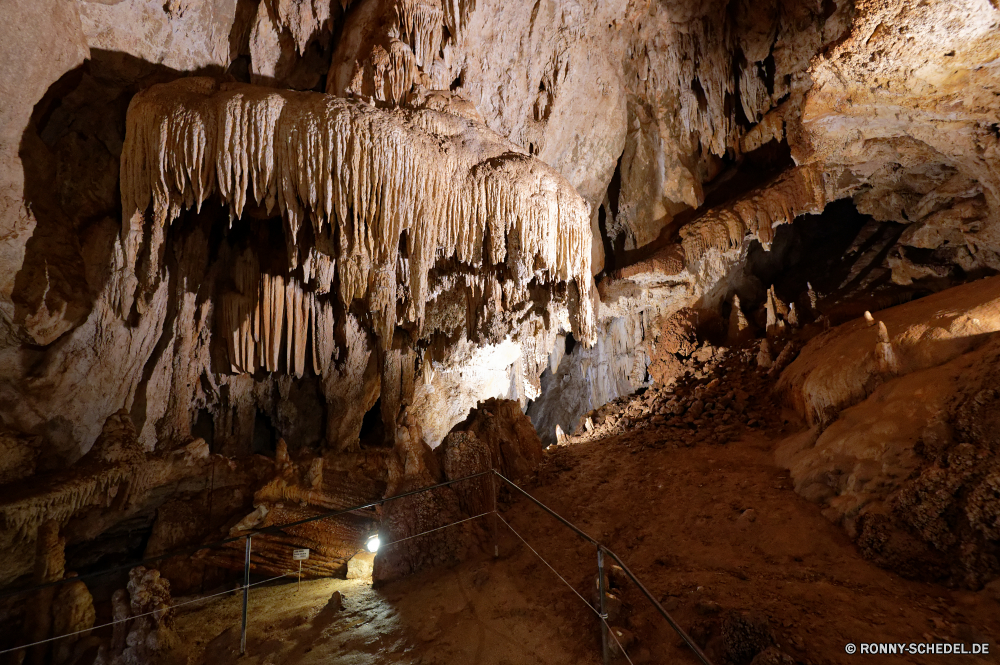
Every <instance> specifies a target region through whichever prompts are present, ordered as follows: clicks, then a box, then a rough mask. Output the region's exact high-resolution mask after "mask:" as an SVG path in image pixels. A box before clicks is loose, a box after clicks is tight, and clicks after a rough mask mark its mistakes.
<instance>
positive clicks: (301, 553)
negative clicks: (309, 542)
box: [292, 549, 309, 561]
mask: <svg viewBox="0 0 1000 665" xmlns="http://www.w3.org/2000/svg"><path fill="white" fill-rule="evenodd" d="M308 558H309V550H308V549H305V550H292V561H305V560H306V559H308Z"/></svg>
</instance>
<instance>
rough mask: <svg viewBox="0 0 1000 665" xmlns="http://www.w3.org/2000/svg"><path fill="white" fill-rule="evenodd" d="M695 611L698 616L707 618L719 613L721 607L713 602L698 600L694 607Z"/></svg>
mask: <svg viewBox="0 0 1000 665" xmlns="http://www.w3.org/2000/svg"><path fill="white" fill-rule="evenodd" d="M695 610H696V611H697V612H698V614H701V615H703V616H709V615H711V614H718V613H719V612H721V611H722V606H721V605H719V604H718V603H717V602H715V601H714V600H699V601H698V604H697V605H695Z"/></svg>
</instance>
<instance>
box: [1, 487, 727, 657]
mask: <svg viewBox="0 0 1000 665" xmlns="http://www.w3.org/2000/svg"><path fill="white" fill-rule="evenodd" d="M487 475H489V476H490V477H491V478H490V488H491V492H490V494H491V496H490V502H491V503H492V510H488V511H486V512H483V513H480V514H477V515H474V516H472V517H467V518H464V519H461V520H456V521H454V522H450V523H448V524H445V525H443V526H438V527H434V528H432V529H428V530H426V531H422V532H420V533H417V534H412V535H408V536H405V537H403V538H399V539H397V540H393V541H390V542H387V543H384V544H381V545H380V546H379V550H380V551H381V550H383V549H384V548H387V547H390V546H392V545H395V544H397V543H400V542H403V541H407V540H410V539H413V538H417V537H420V536H424V535H426V534H429V533H432V532H435V531H440V530H442V529H446V528H448V527H451V526H455V525H458V524H462V523H464V522H468V521H471V520H474V519H478V518H480V517H485V516H487V515H492V516H493V520H492V529H491V530H492V535H493V555H494V557H498V556H499V544H498V534H497V521H498V520H499V521H500V522H503V523H504V525H505V526H507V528H508V529H510V531H511V532H512V533H513V534H514V535H515V536H517V537H518V538H519V539H520V540H521V542H523V543H524V544H525V545H526V546H527V547H528V548H529V549H530V550H531V551H532V552H533V553H534V554H535V555H536V556H537V557H538V558H539V559H540V560H541V561H542V562H543V563H545V565H546V566H548V567H549V569H551V570H552V572H553V573H555V574H556V576H557V577H559V579H560V580H562V581H563V583H565V584H566V585H567V586H568V587H570V589H571V590H573V592H574V593H575V594H576V595H577V596H578V597H579V598H580V599H581V600H582V601H583V602H584V604H586V605H587V607H589V608H590V609H591V610H592V611H594V612H595V614H597V616H598V618H599V619H600V623H601V652H602V658H603V662H604V663H605V665H607V663H609V662H610V644H609V639H608V638H609V637H611V639H612V640H614V641H615V642H618V638H617V637H615V635H614V633H613V632H612V631H611V627H610V625H609V624H608V609H607V606H606V592H607V589H606V588H605V578H606V571H605V558H606V557H610V558H611V559H613V560H614V561H615V562H616V563H617V564H618V566H619V567H620V568H621V570H622V572H623V573H624V574H625V575H626V576H627V577H628V578H629V579H630V580H631V581H632V582H633V583H634V584H635V585H636V587H637V588H638V589H639V591H640V592H641V593H642V595H644V596H645V597H646V599H648V600H649V602H650V603H651V604H652V606H653V607H654V609H655V610H656V612H657V613H658V614H660V616H662V617H663V619H664V620H666V622H667V624H668V625H669V626H670V627H671V628H672V629H673V630H674V631H675V632H676V633H677V634H678V635H679V636H680V638H681V639H682V640H683V642H684V643H685V644H686V645H687V646H688V648H690V649H691V651H692V652H693V653H694V654H695V656H696V657H697V658H698V660H700V661H701V662H702V663H703V665H712V663H711V661H710V660H709V659H708V657H707V656H706V655H705V654H704V653H703V652H702V650H701V649H700V648H699V647H698V645H697V644H696V643H695V642H694V641H693V640H692V639H691V637H690V636H689V635H688V634H687V633H686V632H685V631H684V630H683V629H682V628H681V627H680V626H679V625H678V624H677V622H676V621H675V620H674V619H673V617H671V616H670V614H669V613H668V612H667V611H666V610H665V609H664V608H663V605H661V604H660V602H659V601H657V600H656V598H655V597H654V596H653V594H652V593H650V592H649V590H648V589H647V588H646V587H645V585H643V584H642V582H640V581H639V578H638V577H636V576H635V574H634V573H633V572H632V571H631V570H630V569H629V567H628V566H627V565H625V563H624V562H623V561H622V559H621V557H619V556H618V555H617V554H615V553H614V552H613V551H611V550H610V549H608V548H607V547H606V546H605V545H603V544H602V543H601V542H600V541H598V540H596V539H595V538H593V537H591V536H590V535H588V534H587V533H585V532H584V531H582V530H581V529H579V528H578V527H577V526H575V525H574V524H572V523H571V522H569V521H568V520H566V519H565V518H563V517H562V516H561V515H559V514H558V513H556V512H555V511H554V510H552V509H551V508H549V507H548V506H546V505H545V504H543V503H542V502H541V501H539V500H538V499H536V498H535V497H533V496H532V495H531V494H529V493H528V492H526V491H525V490H524V489H522V488H521V487H520V486H518V485H517V484H516V483H514V482H513V481H511V480H510V479H508V478H507V477H505V476H504V475H503V474H501V473H500V472H499V471H496V470H494V469H489V470H486V471H480V472H479V473H474V474H470V475H468V476H463V477H462V478H455V479H453V480H448V481H445V482H442V483H437V484H435V485H430V486H428V487H421V488H419V489H415V490H410V491H407V492H403V493H401V494H397V495H394V496H391V497H384V498H382V499H377V500H375V501H371V502H368V503H365V504H361V505H358V506H352V507H350V508H343V509H339V510H333V511H329V512H325V513H321V514H318V515H314V516H311V517H307V518H304V519H301V520H296V521H293V522H288V523H286V524H277V525H271V526H267V527H262V528H257V529H252V530H250V531H248V532H247V533H245V534H242V535H240V536H232V537H230V538H224V539H222V540H218V541H215V542H211V543H203V544H200V545H196V546H191V547H185V548H180V549H177V550H173V551H171V552H167V553H163V554H160V555H157V556H154V557H148V558H145V559H142V560H139V561H133V562H131V563H127V564H120V565H117V566H111V567H109V568H105V569H102V570H99V571H93V572H90V573H84V574H81V575H78V576H75V577H70V578H65V579H62V580H56V581H52V582H46V583H43V584H36V585H33V586H30V587H27V588H21V589H7V590H3V591H0V600H2V599H5V598H10V597H12V596H19V595H25V594H30V593H35V592H38V591H41V590H44V589H49V588H52V587H55V586H59V585H62V584H66V583H69V582H76V581H81V580H84V579H90V578H93V577H98V576H105V575H108V574H110V573H115V572H121V571H125V570H131V569H133V568H136V567H138V566H148V565H149V564H152V563H157V562H160V561H164V560H166V559H170V558H173V557H177V556H184V555H192V554H196V553H198V552H204V551H206V550H210V549H212V548H216V547H224V546H226V545H231V544H233V543H237V542H239V541H245V548H244V563H243V571H242V572H243V575H242V584H240V585H239V587H237V588H236V589H227V590H226V591H223V592H220V593H215V594H211V595H208V596H201V597H198V598H195V599H192V600H187V601H184V602H181V603H177V604H175V605H172V606H170V607H167V608H162V609H158V610H155V611H153V612H147V613H145V614H139V615H135V616H128V617H123V618H120V619H116V620H114V621H112V622H109V623H106V624H102V625H100V626H94V627H92V628H88V629H86V630H81V631H77V632H75V633H69V634H66V635H59V636H56V637H50V638H47V639H43V640H38V641H35V642H32V643H30V644H22V645H19V646H15V647H12V648H9V649H5V650H0V655H3V654H5V653H9V652H12V651H18V650H22V649H28V648H31V647H35V646H38V645H42V644H46V643H49V642H54V641H56V640H60V639H63V638H67V637H72V636H74V635H79V634H80V633H87V632H90V631H94V630H98V629H101V628H106V627H108V626H113V625H115V624H119V623H123V622H127V621H132V620H134V619H137V618H140V617H142V616H147V615H149V614H156V613H161V612H166V611H168V610H170V609H173V608H174V607H180V606H182V605H188V604H191V603H195V602H198V601H202V600H206V599H209V598H213V597H216V596H221V595H224V594H228V593H233V592H235V591H242V592H243V599H242V612H241V614H242V616H241V630H240V654H241V655H242V654H245V653H246V645H247V643H246V640H247V624H248V618H249V617H248V605H249V591H250V588H252V587H255V586H259V585H261V584H265V583H268V582H272V581H275V580H277V579H280V578H283V577H289V576H291V575H293V573H286V574H284V575H277V576H275V577H271V578H268V579H265V580H262V581H258V582H254V583H252V584H251V582H250V572H251V569H252V567H253V563H252V561H251V554H252V543H253V538H254V536H261V535H268V534H272V535H277V534H280V533H281V532H282V531H283V530H285V529H288V528H291V527H296V526H301V525H303V524H308V523H310V522H316V521H319V520H325V519H331V518H334V517H339V516H343V515H348V514H352V513H353V514H356V513H358V512H359V511H365V510H369V509H371V508H375V507H378V506H384V505H385V504H387V503H390V502H392V501H397V500H400V499H404V498H407V497H411V496H414V495H417V494H423V493H426V492H431V491H434V490H437V489H441V488H444V487H449V486H451V485H455V484H457V483H461V482H466V481H469V480H473V479H475V478H481V477H483V476H487ZM494 477H495V478H494ZM494 480H499V481H500V482H502V483H504V484H505V485H506V486H508V487H510V488H511V489H512V490H514V492H516V493H517V494H518V495H520V496H523V497H524V498H526V499H528V500H529V501H530V502H531V503H533V504H534V505H536V506H538V507H539V508H541V509H542V510H543V511H544V512H545V513H547V514H548V515H550V516H551V517H553V518H555V519H556V520H557V521H558V522H559V523H560V524H562V525H563V526H564V527H566V528H567V529H569V530H570V531H572V532H573V533H574V534H576V535H577V536H578V537H580V538H582V539H584V540H585V541H587V542H589V543H590V544H592V545H594V547H595V548H596V554H597V580H598V581H597V584H598V594H599V603H598V605H599V607H596V608H595V607H594V606H593V605H591V603H589V602H588V601H587V600H586V598H584V597H583V596H582V595H581V594H580V593H579V592H578V591H577V590H576V589H575V588H574V587H573V585H571V584H569V582H567V581H566V579H565V578H564V577H563V576H562V575H561V574H559V572H558V571H557V570H556V569H555V568H554V567H553V566H552V565H551V564H550V563H549V562H548V561H546V560H545V558H544V557H542V555H541V554H540V553H539V552H538V551H537V550H536V549H535V548H533V547H532V546H531V545H530V544H529V543H528V541H526V540H525V539H524V537H523V536H521V534H519V533H518V532H517V531H516V530H515V529H514V527H513V526H511V524H510V523H509V522H508V521H507V520H505V519H504V518H503V517H502V516H501V515H500V513H499V510H498V508H497V505H498V489H497V486H496V482H494ZM618 647H619V649H620V650H621V653H622V654H623V655H624V656H625V658H626V659H628V660H629V662H631V659H630V658H629V657H628V655H627V653H626V652H625V649H624V648H623V647H622V645H621V644H620V642H619V643H618Z"/></svg>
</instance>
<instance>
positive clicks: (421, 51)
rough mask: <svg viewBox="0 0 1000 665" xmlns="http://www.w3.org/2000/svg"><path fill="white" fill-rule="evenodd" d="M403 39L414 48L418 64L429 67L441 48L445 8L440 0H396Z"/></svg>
mask: <svg viewBox="0 0 1000 665" xmlns="http://www.w3.org/2000/svg"><path fill="white" fill-rule="evenodd" d="M395 8H396V16H397V18H398V20H399V28H400V33H401V36H402V37H403V40H404V41H405V42H406V43H408V44H409V45H410V48H411V49H413V55H414V57H415V60H416V64H417V65H419V66H420V67H423V68H425V69H426V68H428V67H429V66H430V64H431V63H432V62H433V61H434V58H435V57H436V56H437V53H438V51H439V50H440V49H441V36H442V32H441V26H442V25H443V24H444V9H443V8H442V6H441V2H440V0H436V1H435V0H396V5H395Z"/></svg>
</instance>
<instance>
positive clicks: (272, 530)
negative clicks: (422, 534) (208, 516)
mask: <svg viewBox="0 0 1000 665" xmlns="http://www.w3.org/2000/svg"><path fill="white" fill-rule="evenodd" d="M492 472H493V470H492V469H489V470H486V471H480V472H479V473H473V474H471V475H468V476H464V477H462V478H455V479H454V480H446V481H445V482H443V483H438V484H436V485H430V486H428V487H421V488H419V489H415V490H410V491H409V492H403V493H402V494H396V495H393V496H389V497H383V498H381V499H378V500H376V501H371V502H369V503H366V504H363V505H360V506H354V507H351V508H344V509H341V510H334V511H330V512H327V513H322V514H320V515H314V516H313V517H307V518H305V519H301V520H297V521H295V522H288V523H287V524H272V525H271V526H268V527H264V528H262V529H251V530H250V531H248V532H247V533H244V534H242V535H239V536H232V537H230V538H224V539H222V540H217V541H214V542H211V543H203V544H200V545H192V546H190V547H182V548H180V549H177V550H173V551H171V552H165V553H163V554H158V555H156V556H152V557H149V558H146V559H142V560H141V561H133V562H130V563H123V564H119V565H117V566H111V567H110V568H105V569H103V570H97V571H93V572H90V573H83V574H82V575H77V576H76V577H67V578H64V579H61V580H55V581H53V582H45V583H43V584H37V585H35V586H30V587H25V588H22V589H7V590H3V591H0V600H3V599H4V598H10V597H12V596H20V595H22V594H26V593H30V592H32V591H40V590H42V589H47V588H49V587H54V586H59V585H61V584H66V583H67V582H75V581H78V580H84V579H89V578H92V577H100V576H101V575H107V574H109V573H116V572H119V571H122V570H131V569H132V568H135V567H136V566H144V565H146V564H148V563H155V562H157V561H162V560H164V559H169V558H171V557H175V556H183V555H185V554H194V553H196V552H200V551H201V550H207V549H211V548H213V547H221V546H223V545H228V544H230V543H235V542H238V541H241V540H243V539H245V538H246V537H247V536H251V537H253V536H256V535H260V534H276V533H278V532H280V531H281V530H282V529H287V528H289V527H293V526H299V525H301V524H307V523H309V522H315V521H317V520H324V519H329V518H331V517H339V516H340V515H346V514H348V513H353V512H357V511H359V510H365V509H367V508H374V507H375V506H381V505H384V504H386V503H388V502H390V501H395V500H396V499H403V498H406V497H408V496H413V495H414V494H420V493H422V492H429V491H431V490H436V489H439V488H441V487H447V486H448V485H454V484H455V483H460V482H462V481H465V480H472V479H473V478H478V477H480V476H485V475H486V474H488V473H492Z"/></svg>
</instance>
